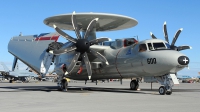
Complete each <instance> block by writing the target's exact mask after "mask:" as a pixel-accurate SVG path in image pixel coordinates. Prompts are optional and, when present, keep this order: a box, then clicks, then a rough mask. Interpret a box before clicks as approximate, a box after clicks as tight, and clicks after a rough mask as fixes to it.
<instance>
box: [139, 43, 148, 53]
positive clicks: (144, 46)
mask: <svg viewBox="0 0 200 112" xmlns="http://www.w3.org/2000/svg"><path fill="white" fill-rule="evenodd" d="M146 50H147V46H146V44H140V45H139V52H144V51H146Z"/></svg>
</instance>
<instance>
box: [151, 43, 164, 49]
mask: <svg viewBox="0 0 200 112" xmlns="http://www.w3.org/2000/svg"><path fill="white" fill-rule="evenodd" d="M153 47H154V49H166V47H165V45H164V43H163V42H159V43H153Z"/></svg>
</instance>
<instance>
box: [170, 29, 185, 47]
mask: <svg viewBox="0 0 200 112" xmlns="http://www.w3.org/2000/svg"><path fill="white" fill-rule="evenodd" d="M182 30H183V28H181V29H179V30H178V31H177V32H176V34H175V36H174V39H173V41H172V43H171V46H174V44H175V43H176V40H177V38H178V36H179V34H180V33H181V31H182Z"/></svg>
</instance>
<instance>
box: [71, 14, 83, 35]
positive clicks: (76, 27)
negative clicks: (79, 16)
mask: <svg viewBox="0 0 200 112" xmlns="http://www.w3.org/2000/svg"><path fill="white" fill-rule="evenodd" d="M71 19H72V25H73V27H74V30H75V33H76V36H77V38H78V39H81V35H80V31H79V28H78V25H77V21H76V13H75V11H74V12H73V14H72V18H71Z"/></svg>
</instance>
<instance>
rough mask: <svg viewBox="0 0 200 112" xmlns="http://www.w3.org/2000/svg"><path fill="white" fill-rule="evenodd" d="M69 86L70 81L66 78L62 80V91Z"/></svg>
mask: <svg viewBox="0 0 200 112" xmlns="http://www.w3.org/2000/svg"><path fill="white" fill-rule="evenodd" d="M67 87H68V82H67V80H66V79H63V80H62V82H61V90H62V91H67Z"/></svg>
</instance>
